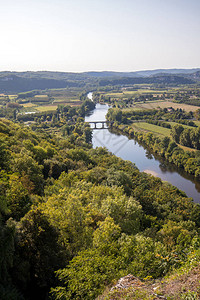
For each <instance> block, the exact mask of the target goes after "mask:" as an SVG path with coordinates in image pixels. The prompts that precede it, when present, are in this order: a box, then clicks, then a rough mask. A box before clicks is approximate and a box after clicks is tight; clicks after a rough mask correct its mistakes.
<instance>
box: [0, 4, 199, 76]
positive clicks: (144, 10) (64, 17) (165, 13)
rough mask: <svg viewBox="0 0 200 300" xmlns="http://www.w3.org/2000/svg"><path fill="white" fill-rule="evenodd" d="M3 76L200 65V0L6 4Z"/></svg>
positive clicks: (2, 11) (0, 12) (1, 13)
mask: <svg viewBox="0 0 200 300" xmlns="http://www.w3.org/2000/svg"><path fill="white" fill-rule="evenodd" d="M0 31H1V34H0V71H4V70H10V71H26V70H33V71H36V70H52V71H66V72H82V71H92V70H93V71H103V70H107V71H108V70H109V71H111V70H113V71H137V70H146V69H157V68H195V67H200V0H0Z"/></svg>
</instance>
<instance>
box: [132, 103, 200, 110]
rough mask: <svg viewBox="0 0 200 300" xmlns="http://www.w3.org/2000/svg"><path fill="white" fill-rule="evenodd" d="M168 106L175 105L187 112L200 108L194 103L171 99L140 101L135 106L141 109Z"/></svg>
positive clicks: (174, 106)
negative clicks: (176, 101)
mask: <svg viewBox="0 0 200 300" xmlns="http://www.w3.org/2000/svg"><path fill="white" fill-rule="evenodd" d="M158 107H159V108H168V107H173V108H174V109H177V108H179V109H180V108H181V109H184V110H185V111H186V112H189V111H196V110H197V109H200V106H194V105H188V104H183V103H181V104H179V103H174V102H171V101H150V102H148V103H138V104H135V105H134V108H137V109H138V108H139V109H157V108H158Z"/></svg>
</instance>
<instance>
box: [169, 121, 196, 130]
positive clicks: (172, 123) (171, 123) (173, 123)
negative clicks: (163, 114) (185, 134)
mask: <svg viewBox="0 0 200 300" xmlns="http://www.w3.org/2000/svg"><path fill="white" fill-rule="evenodd" d="M167 123H169V124H170V125H171V126H175V125H181V126H183V127H184V128H189V129H191V128H194V127H193V126H189V125H184V124H181V123H176V122H167ZM194 123H196V122H194Z"/></svg>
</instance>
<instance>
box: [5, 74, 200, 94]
mask: <svg viewBox="0 0 200 300" xmlns="http://www.w3.org/2000/svg"><path fill="white" fill-rule="evenodd" d="M199 81H200V68H196V69H157V70H146V71H138V72H112V71H103V72H95V71H91V72H82V73H72V72H51V71H38V72H32V71H27V72H9V71H5V72H0V92H1V93H9V92H10V93H19V92H26V91H30V90H35V89H40V90H44V89H52V88H66V87H78V88H83V89H84V88H87V89H88V88H89V89H93V88H97V87H98V86H105V85H127V84H145V83H147V84H151V83H156V84H160V83H161V84H191V83H195V82H199Z"/></svg>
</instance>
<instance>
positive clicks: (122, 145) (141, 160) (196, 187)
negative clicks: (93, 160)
mask: <svg viewBox="0 0 200 300" xmlns="http://www.w3.org/2000/svg"><path fill="white" fill-rule="evenodd" d="M108 108H109V107H108V105H102V104H97V105H96V109H95V110H94V111H93V112H92V113H91V114H90V115H89V116H87V117H85V121H86V122H91V121H105V115H106V113H107V111H108ZM99 126H100V127H101V124H99ZM97 127H98V125H97ZM92 143H93V148H96V147H106V148H107V149H108V150H109V151H111V152H112V153H114V154H115V155H117V156H118V157H121V158H122V159H125V160H130V161H131V162H133V163H135V165H136V166H137V167H138V169H139V170H140V171H142V172H147V173H150V174H152V175H154V176H158V177H160V178H161V179H162V180H164V181H168V182H170V183H172V184H173V185H175V186H176V187H178V188H179V189H180V190H182V191H184V192H185V193H186V194H187V196H188V197H192V198H193V199H194V201H195V202H197V203H200V182H199V180H197V179H195V178H194V176H191V175H189V174H187V173H186V172H184V171H183V170H181V169H178V168H176V167H175V166H174V165H171V164H169V163H167V162H166V161H165V160H163V159H162V158H160V157H158V156H156V155H155V154H152V153H151V152H150V151H149V150H148V149H145V148H144V147H143V146H142V145H139V144H138V142H136V141H135V140H133V139H128V137H126V136H123V135H118V134H115V133H111V132H109V131H108V129H104V130H102V129H100V130H98V129H96V130H93V139H92Z"/></svg>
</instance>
